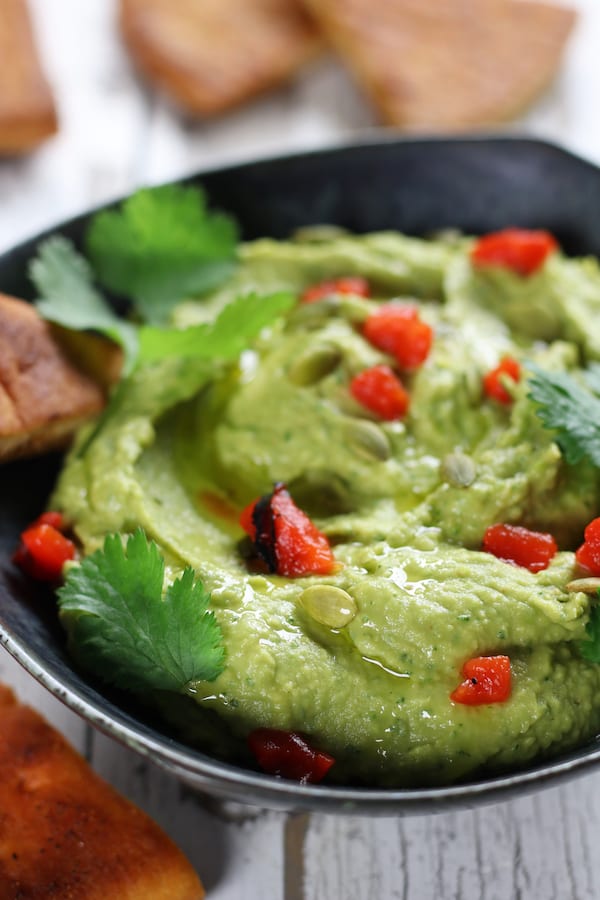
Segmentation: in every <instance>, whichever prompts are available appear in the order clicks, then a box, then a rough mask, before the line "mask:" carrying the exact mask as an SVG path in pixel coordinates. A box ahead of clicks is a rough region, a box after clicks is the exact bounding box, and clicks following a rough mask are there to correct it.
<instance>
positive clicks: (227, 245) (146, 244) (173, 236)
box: [86, 185, 238, 325]
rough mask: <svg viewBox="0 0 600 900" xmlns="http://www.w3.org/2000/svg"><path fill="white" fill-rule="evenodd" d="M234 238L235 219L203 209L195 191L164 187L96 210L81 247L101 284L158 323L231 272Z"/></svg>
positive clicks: (203, 203) (201, 198)
mask: <svg viewBox="0 0 600 900" xmlns="http://www.w3.org/2000/svg"><path fill="white" fill-rule="evenodd" d="M237 240H238V233H237V226H236V224H235V222H234V220H233V219H232V218H230V217H229V216H227V215H225V214H223V213H219V212H209V211H208V209H207V205H206V197H205V195H204V192H203V191H202V190H200V189H199V188H193V187H181V186H178V185H164V186H162V187H158V188H146V189H142V190H140V191H138V192H137V193H135V194H133V195H132V196H131V197H129V199H127V200H125V201H124V203H123V204H122V207H121V209H119V210H105V211H103V212H100V213H98V214H97V215H96V216H95V217H94V219H93V220H92V223H91V226H90V229H89V231H88V234H87V241H86V244H87V252H88V255H89V258H90V260H91V262H92V265H93V267H94V270H95V272H96V273H97V275H98V278H99V280H100V282H101V283H102V284H103V285H105V287H107V288H109V289H110V290H111V291H114V292H115V293H117V294H122V295H124V296H126V297H128V298H130V299H131V300H132V301H133V304H134V307H135V309H136V311H137V312H138V313H139V314H140V315H141V317H142V318H143V319H144V321H146V322H149V323H151V324H153V325H161V324H164V323H165V322H166V321H167V319H168V315H169V312H170V311H171V309H172V308H173V306H174V305H175V304H177V303H179V302H180V301H181V300H183V299H185V298H186V297H190V296H194V295H196V294H199V293H203V292H205V291H207V290H209V289H211V288H214V287H216V286H217V285H218V284H219V283H221V282H222V281H224V280H225V278H227V277H228V275H230V274H231V271H232V268H233V265H234V261H235V255H236V246H237Z"/></svg>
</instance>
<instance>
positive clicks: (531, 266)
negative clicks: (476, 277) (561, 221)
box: [471, 228, 558, 277]
mask: <svg viewBox="0 0 600 900" xmlns="http://www.w3.org/2000/svg"><path fill="white" fill-rule="evenodd" d="M556 250H558V243H557V241H556V239H555V238H554V237H553V236H552V235H551V234H550V233H549V232H548V231H529V230H527V229H525V228H505V229H503V230H502V231H495V232H493V233H492V234H486V235H484V236H483V237H481V238H479V240H478V241H477V242H476V243H475V245H474V247H473V249H472V250H471V262H472V263H473V265H474V266H476V267H484V266H500V267H501V268H504V269H511V270H512V271H513V272H516V273H517V274H518V275H522V276H524V277H526V276H528V275H532V274H533V273H534V272H537V271H538V269H540V268H541V267H542V266H543V265H544V263H545V262H546V259H547V258H548V256H550V254H551V253H554V252H555V251H556Z"/></svg>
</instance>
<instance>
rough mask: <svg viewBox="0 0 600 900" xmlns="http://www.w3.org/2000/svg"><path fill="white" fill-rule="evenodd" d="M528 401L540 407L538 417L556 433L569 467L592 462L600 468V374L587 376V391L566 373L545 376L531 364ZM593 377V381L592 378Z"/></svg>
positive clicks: (591, 372) (595, 372)
mask: <svg viewBox="0 0 600 900" xmlns="http://www.w3.org/2000/svg"><path fill="white" fill-rule="evenodd" d="M528 367H529V368H530V369H531V371H532V372H533V373H534V374H533V377H532V378H530V379H529V387H530V392H529V397H530V398H531V399H532V400H534V401H535V402H536V403H537V404H538V409H537V410H536V414H537V415H538V416H539V418H540V419H541V420H542V422H543V423H544V425H545V426H546V428H550V429H552V430H553V431H555V432H556V442H557V444H558V445H559V447H560V449H561V450H562V452H563V455H564V457H565V459H566V461H567V462H568V463H569V464H570V465H575V464H576V463H578V462H581V460H582V459H584V458H586V457H587V458H588V459H590V460H591V461H592V462H593V463H594V465H595V466H599V467H600V396H598V394H597V391H598V389H599V388H600V372H599V371H597V370H596V368H593V369H591V370H590V372H589V373H588V378H587V386H588V388H589V390H588V389H586V387H584V386H583V385H582V384H580V383H579V382H578V381H576V380H575V378H573V377H572V376H571V375H568V374H567V373H566V372H546V371H544V370H543V369H540V368H539V367H538V366H536V365H533V364H531V363H530V364H529V366H528ZM590 376H591V377H590Z"/></svg>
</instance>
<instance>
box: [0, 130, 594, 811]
mask: <svg viewBox="0 0 600 900" xmlns="http://www.w3.org/2000/svg"><path fill="white" fill-rule="evenodd" d="M433 144H435V145H438V146H439V145H453V146H456V145H468V146H474V145H478V144H481V145H490V144H493V145H497V146H498V147H499V148H500V147H502V148H505V147H506V148H508V147H512V148H514V147H515V146H522V147H523V146H527V147H529V148H532V149H534V150H538V151H542V152H550V153H554V154H557V155H558V156H561V157H563V158H564V159H566V160H568V161H569V162H571V163H573V164H575V165H582V166H584V167H586V168H588V169H589V170H591V171H592V172H593V173H594V174H595V175H596V176H598V177H600V166H597V165H595V163H594V162H592V161H591V160H588V159H585V158H583V157H581V156H579V155H577V154H576V153H574V152H572V151H571V150H569V149H567V148H565V147H563V146H561V145H559V144H557V143H554V142H551V141H547V140H544V139H538V138H535V137H532V136H530V135H519V134H508V135H507V134H497V133H493V132H492V133H478V134H477V135H468V136H465V135H449V136H439V137H437V136H430V135H423V136H419V135H410V136H407V137H403V136H401V135H398V134H397V133H395V132H393V131H392V132H386V133H384V134H382V133H381V132H376V131H373V132H372V133H371V132H368V133H366V134H363V135H361V137H360V139H359V140H354V139H350V140H347V141H342V142H336V143H332V144H327V145H326V146H324V147H317V148H309V149H306V150H299V151H290V152H286V153H284V154H273V155H265V156H259V157H256V158H251V159H249V160H242V161H239V162H237V161H233V162H230V163H228V164H227V165H224V166H220V165H215V166H207V167H203V168H202V169H200V170H198V171H194V172H190V173H186V174H185V175H183V176H182V177H180V178H173V179H169V180H168V181H167V182H161V183H168V184H187V183H189V182H192V181H200V182H201V180H202V178H203V177H205V176H207V175H210V174H213V173H214V174H227V173H229V172H233V171H236V172H237V171H240V170H252V169H254V168H256V167H262V166H265V165H267V166H268V165H270V164H279V163H286V162H287V161H290V162H298V161H301V160H304V159H315V158H327V157H332V156H335V155H336V154H337V153H345V152H348V153H358V152H362V151H365V150H368V149H374V150H376V149H377V148H379V147H392V146H394V145H403V146H404V145H433ZM127 196H129V194H123V195H119V196H118V197H116V198H113V199H110V200H109V201H108V202H105V203H101V204H98V205H96V206H93V207H90V208H87V209H85V210H84V211H83V212H81V213H78V214H77V215H74V216H71V217H70V218H68V219H65V220H61V221H57V222H56V223H54V224H52V225H51V226H49V227H47V228H44V229H43V230H41V231H39V232H37V233H36V234H34V235H33V236H31V237H30V238H26V239H24V240H21V241H19V242H18V243H17V244H15V245H13V246H12V247H10V248H8V249H6V250H5V251H3V252H2V254H0V269H1V267H2V265H3V264H5V263H6V262H7V261H8V260H9V257H11V256H12V255H13V254H15V253H20V252H22V251H25V250H29V249H30V248H32V247H34V246H35V245H36V244H37V243H38V242H39V241H41V240H43V239H44V238H45V237H47V236H49V235H51V234H55V233H56V232H57V231H60V230H63V229H66V228H68V227H71V226H76V225H77V224H78V223H79V222H83V221H85V220H87V219H88V218H89V217H90V216H92V215H93V214H94V213H95V212H97V211H98V210H102V209H106V208H110V207H113V206H115V205H116V204H118V203H120V202H122V200H123V199H125V198H126V197H127ZM0 645H2V646H3V647H4V648H5V649H6V650H7V651H8V652H9V653H10V655H11V656H12V657H13V658H14V659H15V660H16V661H17V662H18V663H19V664H20V665H21V666H22V667H23V668H24V669H25V670H26V671H27V672H28V673H29V674H30V675H31V676H32V677H33V678H35V679H36V681H38V682H39V683H40V684H41V685H42V686H43V687H44V688H46V689H47V690H48V691H49V692H50V693H51V694H53V695H54V696H55V697H56V698H57V699H59V700H60V701H62V702H63V703H64V704H65V705H66V706H67V707H68V708H69V709H71V710H72V711H73V712H75V713H76V714H78V715H79V716H80V717H82V718H83V719H84V720H85V721H86V722H87V723H89V724H90V725H92V726H94V727H95V728H97V729H98V730H99V731H101V732H103V733H104V734H106V735H108V736H109V737H111V738H113V739H115V740H116V741H117V742H119V743H121V744H123V745H124V746H126V747H128V748H130V749H132V750H134V751H135V752H137V753H139V754H140V755H141V756H142V757H144V758H146V759H147V760H149V761H151V762H153V763H156V764H157V765H158V766H159V767H161V768H163V769H164V770H166V771H168V772H170V773H171V774H173V775H175V776H177V777H178V778H180V779H181V780H182V781H184V782H185V783H187V784H188V785H190V786H192V787H194V788H196V789H199V790H200V791H205V792H206V793H209V794H217V795H220V796H221V797H222V798H224V799H230V800H236V801H238V802H242V803H248V804H253V805H256V806H261V807H265V808H274V809H282V808H283V809H288V810H290V809H298V810H299V809H303V810H318V811H321V812H331V813H363V814H378V815H410V814H423V813H424V812H437V811H442V810H444V809H448V808H449V807H452V808H459V807H461V806H462V807H463V808H464V807H473V806H478V805H480V804H483V803H493V802H497V801H499V800H501V799H506V797H507V795H509V794H510V795H515V794H517V793H525V792H528V791H530V790H532V789H533V788H535V789H538V788H541V787H549V786H554V785H556V784H557V783H559V781H560V780H562V779H566V778H568V777H572V776H573V775H575V774H585V773H586V772H587V771H588V769H589V768H590V767H592V766H595V765H596V764H597V763H598V761H599V760H600V743H598V745H597V748H594V746H593V745H586V747H584V748H579V750H577V749H576V750H574V751H572V753H571V755H569V756H567V757H566V758H562V759H557V760H555V761H552V760H549V761H545V762H543V763H539V764H537V765H535V764H532V765H530V766H529V767H527V768H525V769H522V770H518V771H515V772H511V773H509V774H504V775H498V776H494V777H491V778H482V779H480V780H476V781H470V782H469V781H467V782H463V783H457V784H453V785H447V786H441V787H425V788H401V789H399V788H370V787H347V786H342V785H330V784H325V785H323V784H317V785H310V784H309V785H302V784H297V783H296V782H293V781H287V780H283V779H278V778H274V777H272V776H269V775H266V774H262V773H259V772H254V771H251V770H249V769H243V768H241V767H240V766H235V765H232V764H230V763H226V762H223V761H220V760H218V759H216V758H213V757H210V756H208V755H205V754H204V753H202V752H201V751H199V750H197V749H196V748H194V747H191V746H187V745H185V744H184V743H181V742H180V741H178V740H176V739H173V738H170V737H168V736H167V735H163V734H158V735H157V736H153V735H152V734H150V733H146V732H151V731H152V728H151V726H149V725H145V724H144V723H143V722H138V723H136V725H137V727H132V726H131V725H130V724H129V723H128V722H127V721H126V719H127V718H130V717H128V715H127V714H126V713H125V712H124V711H123V710H122V709H121V708H120V707H119V706H116V705H114V704H112V703H111V707H112V709H114V712H112V711H111V713H110V714H109V713H107V712H106V711H105V709H103V708H102V704H101V703H100V702H96V701H95V700H93V699H89V698H87V697H86V696H84V692H83V691H82V690H80V689H79V688H78V687H77V686H73V685H71V684H68V683H67V684H65V683H64V682H62V681H61V680H60V678H58V677H57V676H56V675H55V674H53V672H52V671H51V670H49V669H48V668H47V666H45V665H44V661H43V660H42V659H41V658H40V657H39V656H38V654H37V653H35V652H34V651H32V650H31V649H30V648H29V647H28V646H27V644H26V642H25V641H23V640H21V639H19V638H18V637H17V636H16V635H15V634H13V633H12V632H11V630H10V628H8V627H7V626H6V625H5V624H4V622H3V621H1V620H0ZM106 702H109V701H106V700H104V703H106ZM586 748H587V749H586Z"/></svg>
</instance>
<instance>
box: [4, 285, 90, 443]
mask: <svg viewBox="0 0 600 900" xmlns="http://www.w3.org/2000/svg"><path fill="white" fill-rule="evenodd" d="M96 340H100V339H99V338H98V339H96ZM104 404H105V394H104V390H103V389H102V387H101V386H100V385H99V384H97V383H96V381H95V380H94V379H93V378H92V377H90V375H88V374H86V373H85V372H84V371H82V370H81V369H80V368H78V367H77V366H76V364H74V362H73V361H72V359H71V357H70V356H69V354H68V352H67V351H66V350H65V348H64V346H63V345H62V344H61V343H59V342H58V341H57V339H56V337H55V334H54V332H53V329H52V328H51V326H50V325H49V324H48V323H47V322H45V321H44V320H43V319H42V318H40V316H39V315H38V314H37V312H36V310H35V309H34V307H33V306H31V305H30V304H29V303H25V302H24V301H23V300H17V299H16V298H14V297H8V296H6V295H5V294H0V461H4V460H6V459H9V458H14V457H18V456H31V455H33V454H36V453H42V452H45V451H47V450H52V449H57V448H60V447H63V446H65V445H66V444H67V443H68V441H69V440H70V438H71V437H72V435H73V433H74V431H75V430H76V429H77V428H78V427H79V426H80V425H82V424H83V423H84V422H86V421H88V420H89V419H90V418H92V417H94V416H96V415H97V414H98V413H99V412H100V411H101V410H102V408H103V407H104Z"/></svg>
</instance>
